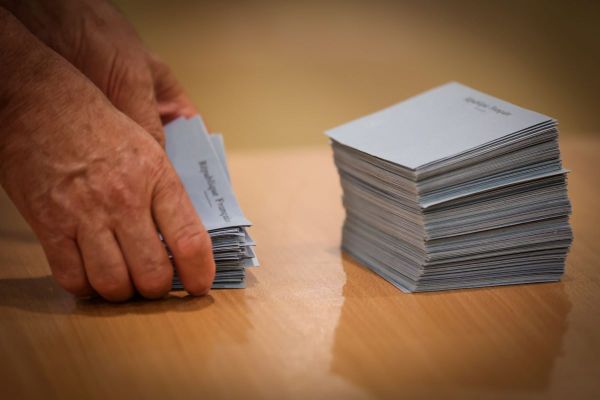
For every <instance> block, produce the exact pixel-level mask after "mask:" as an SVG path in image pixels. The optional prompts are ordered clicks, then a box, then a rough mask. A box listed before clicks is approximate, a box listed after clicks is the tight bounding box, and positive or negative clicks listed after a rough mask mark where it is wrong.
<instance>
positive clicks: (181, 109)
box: [0, 0, 197, 144]
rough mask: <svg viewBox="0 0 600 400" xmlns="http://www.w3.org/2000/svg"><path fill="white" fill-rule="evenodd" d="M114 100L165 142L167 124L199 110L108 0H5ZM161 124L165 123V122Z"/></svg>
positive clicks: (49, 43) (5, 3)
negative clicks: (163, 128)
mask: <svg viewBox="0 0 600 400" xmlns="http://www.w3.org/2000/svg"><path fill="white" fill-rule="evenodd" d="M0 3H4V5H5V6H6V7H7V8H8V9H10V10H11V12H13V14H15V15H16V16H17V18H19V20H21V21H22V22H23V24H24V25H25V26H27V27H28V28H29V30H30V31H31V32H33V33H34V34H35V35H36V36H37V37H38V38H39V39H40V40H42V41H43V42H44V43H46V45H48V46H49V47H50V48H52V49H54V50H55V51H56V52H58V53H59V54H60V55H61V56H63V57H64V58H65V59H66V60H67V61H69V62H70V63H72V64H73V65H74V66H75V67H77V68H78V69H79V70H80V71H81V72H82V73H83V74H84V75H86V76H87V77H88V78H89V79H90V80H91V81H92V82H93V83H94V84H95V85H96V86H98V88H100V90H102V92H103V93H104V94H105V95H106V97H108V99H109V100H110V101H111V102H112V104H113V105H114V106H115V107H116V108H117V109H119V110H120V111H122V112H123V113H124V114H126V115H127V116H129V117H130V118H131V119H133V120H134V121H135V122H137V123H138V124H139V125H140V126H141V127H143V128H144V129H146V131H148V132H149V133H150V134H152V136H154V137H155V138H156V139H157V140H158V141H159V143H161V144H164V133H163V130H162V123H166V122H169V121H171V120H173V119H175V118H177V117H180V116H185V117H191V116H193V115H195V114H197V111H196V109H195V107H194V105H193V104H192V102H191V101H190V100H189V98H188V97H187V95H186V94H185V92H184V91H183V88H182V87H181V85H180V84H179V82H178V81H177V79H176V78H175V76H174V75H173V73H172V72H171V70H170V69H169V67H168V66H167V65H166V64H164V63H163V62H162V61H160V60H159V59H158V57H157V56H155V55H154V54H152V53H150V52H149V51H148V50H147V49H146V48H145V47H144V46H143V44H142V42H141V40H140V39H139V37H138V35H137V34H136V32H135V30H134V29H133V27H132V26H131V25H130V24H129V23H128V22H127V20H126V19H125V18H124V17H123V16H122V15H121V14H120V13H119V12H118V11H117V10H116V9H115V8H114V7H113V6H112V5H111V4H110V3H108V2H107V1H105V0H55V1H52V2H49V1H45V0H16V1H11V0H0ZM161 122H162V123H161Z"/></svg>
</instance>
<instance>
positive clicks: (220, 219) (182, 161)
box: [165, 117, 251, 231]
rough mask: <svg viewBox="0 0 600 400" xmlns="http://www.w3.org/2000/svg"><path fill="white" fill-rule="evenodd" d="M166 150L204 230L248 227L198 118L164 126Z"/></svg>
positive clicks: (247, 222) (177, 121)
mask: <svg viewBox="0 0 600 400" xmlns="http://www.w3.org/2000/svg"><path fill="white" fill-rule="evenodd" d="M165 139H166V146H165V147H166V151H167V155H168V156H169V159H170V160H171V163H172V164H173V166H174V167H175V170H176V171H177V174H178V175H179V177H180V179H181V181H182V183H183V185H184V187H185V189H186V191H187V193H188V195H189V196H190V198H191V200H192V203H193V204H194V208H195V209H196V212H197V213H198V215H200V216H201V218H202V222H203V223H204V226H205V227H206V229H207V230H209V231H210V230H213V229H222V228H228V227H234V226H235V227H238V226H249V225H251V223H250V221H248V220H247V219H246V218H245V217H244V214H243V212H242V210H241V209H240V206H239V204H238V201H237V199H236V197H235V195H234V193H233V191H232V189H231V185H230V183H229V179H228V176H227V174H226V172H225V171H224V169H223V168H222V165H221V161H220V160H219V157H218V156H217V153H216V152H215V150H214V149H213V146H212V144H211V139H210V137H209V135H208V133H207V132H206V129H205V128H204V124H203V123H202V120H201V119H200V118H199V117H194V118H191V119H187V120H186V119H184V118H179V119H177V120H175V121H173V122H171V123H169V124H167V125H166V126H165Z"/></svg>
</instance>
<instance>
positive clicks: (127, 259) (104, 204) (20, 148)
mask: <svg viewBox="0 0 600 400" xmlns="http://www.w3.org/2000/svg"><path fill="white" fill-rule="evenodd" d="M0 11H2V9H1V7H0ZM0 14H1V13H0ZM0 17H2V15H0ZM0 19H2V18H0ZM9 19H10V18H9ZM0 22H1V23H0V28H2V29H0V31H2V32H1V33H3V35H0V48H2V50H3V54H5V55H6V57H3V59H2V60H0V73H2V75H3V76H10V77H11V79H9V80H7V81H6V82H5V84H3V85H2V87H0V104H2V105H3V107H1V108H0V126H2V131H1V132H0V183H1V184H2V186H3V187H4V189H5V190H6V192H7V193H8V195H9V196H10V198H11V199H12V200H13V202H14V203H15V205H16V206H17V208H18V209H19V211H20V212H21V214H22V215H23V216H24V217H25V219H26V220H27V222H28V223H29V224H30V226H31V227H32V229H33V230H34V232H35V233H36V235H37V236H38V238H39V240H40V243H41V244H42V247H43V249H44V251H45V253H46V256H47V258H48V262H49V264H50V268H51V270H52V273H53V275H54V277H55V279H56V280H57V281H58V283H59V284H60V285H61V286H62V287H64V288H65V289H66V290H68V291H70V292H72V293H74V294H76V295H79V296H87V295H90V294H92V293H94V292H97V293H99V294H100V295H101V296H103V297H105V298H106V299H108V300H111V301H122V300H126V299H128V298H129V297H131V296H132V295H133V293H134V292H135V291H136V290H137V292H139V293H140V294H141V295H142V296H145V297H148V298H156V297H161V296H163V295H164V294H165V293H166V292H167V291H168V290H169V289H170V287H171V279H172V275H173V267H172V266H171V264H170V261H169V259H168V257H167V253H166V251H165V248H164V246H163V244H162V243H161V241H160V240H159V237H158V234H157V230H160V232H161V233H162V235H163V237H164V238H165V240H166V243H167V244H168V245H169V248H170V249H171V251H172V252H173V255H174V259H175V262H176V268H177V270H178V273H179V275H180V277H181V280H182V282H183V284H184V287H185V289H186V290H187V291H188V292H190V293H191V294H194V295H201V294H204V293H206V292H207V291H208V290H209V288H210V286H211V283H212V280H213V278H214V274H215V265H214V261H213V257H212V250H211V242H210V237H209V235H208V233H207V232H206V230H205V229H204V227H203V225H202V223H201V221H200V219H199V218H198V216H197V214H196V212H195V210H194V208H193V206H192V204H191V201H190V199H189V198H188V196H187V194H186V192H185V190H184V189H183V186H182V184H181V183H180V181H179V179H178V177H177V175H176V173H175V171H174V169H173V167H172V166H171V164H170V162H169V160H168V159H167V157H166V155H165V152H164V151H163V149H162V148H161V147H160V145H159V144H158V143H157V142H156V141H155V140H154V139H153V138H152V137H151V136H150V135H148V134H147V133H146V131H145V130H144V129H143V128H141V127H140V126H139V125H137V124H136V123H135V122H133V121H132V120H131V119H130V118H128V117H127V116H126V115H124V114H123V113H121V112H119V111H118V110H117V109H116V108H114V107H113V106H112V105H111V103H110V102H109V101H108V100H107V99H106V97H105V96H104V95H103V94H102V93H101V92H100V91H99V90H98V89H97V88H96V87H95V86H94V85H93V84H91V83H90V82H89V80H88V79H86V78H85V77H84V76H83V75H82V74H80V73H79V71H77V70H76V69H75V68H73V67H72V66H71V65H70V64H68V63H67V62H65V61H64V60H63V59H62V58H60V57H59V56H57V55H56V54H55V53H54V52H52V51H51V50H49V49H47V48H45V46H41V43H39V42H37V40H36V39H35V38H34V37H33V36H31V35H28V33H24V34H21V35H20V36H19V35H17V36H18V37H16V38H15V37H14V36H15V35H14V34H13V33H14V30H15V29H16V28H14V26H11V24H12V25H15V23H16V21H12V22H11V21H9V23H8V27H7V24H6V23H5V22H4V21H0ZM23 30H24V29H23ZM17 39H18V40H17ZM16 42H18V43H16ZM36 42H37V43H36ZM15 43H16V44H15Z"/></svg>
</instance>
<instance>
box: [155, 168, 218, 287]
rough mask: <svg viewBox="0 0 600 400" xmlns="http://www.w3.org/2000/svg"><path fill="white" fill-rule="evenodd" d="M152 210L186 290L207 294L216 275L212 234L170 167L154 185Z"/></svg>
mask: <svg viewBox="0 0 600 400" xmlns="http://www.w3.org/2000/svg"><path fill="white" fill-rule="evenodd" d="M152 213H153V215H154V220H155V221H156V223H157V224H158V227H159V229H160V232H161V233H162V235H163V237H164V239H165V241H166V242H167V245H168V246H169V248H170V249H171V252H172V253H173V259H174V261H175V267H176V268H177V272H178V274H179V277H180V279H181V282H182V283H183V286H184V288H185V290H187V291H188V292H189V293H190V294H193V295H196V296H198V295H203V294H206V293H208V291H209V290H210V286H211V285H212V281H213V279H214V277H215V262H214V260H213V254H212V244H211V241H210V236H209V235H208V232H207V231H206V229H205V228H204V225H202V222H201V221H200V218H199V217H198V215H197V214H196V211H195V210H194V207H193V206H192V202H191V201H190V199H189V197H188V195H187V193H186V192H185V190H184V189H183V186H182V184H181V182H180V181H179V178H178V177H177V175H176V174H175V171H174V170H173V169H172V168H171V167H168V168H167V169H166V171H165V175H164V176H163V177H162V180H161V181H159V183H158V184H157V186H156V188H155V191H154V194H153V201H152Z"/></svg>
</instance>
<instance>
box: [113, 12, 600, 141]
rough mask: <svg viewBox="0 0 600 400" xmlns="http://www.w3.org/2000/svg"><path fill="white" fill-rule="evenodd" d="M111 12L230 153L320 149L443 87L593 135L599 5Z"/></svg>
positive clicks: (599, 125) (598, 88)
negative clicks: (353, 124)
mask: <svg viewBox="0 0 600 400" xmlns="http://www.w3.org/2000/svg"><path fill="white" fill-rule="evenodd" d="M116 3H117V4H118V6H119V7H120V8H121V10H122V11H123V12H124V13H125V14H126V15H127V16H128V17H129V19H130V20H131V21H132V22H133V24H134V25H135V26H136V27H137V29H138V31H139V32H140V35H141V36H142V38H143V39H144V41H145V42H146V43H147V45H148V46H149V47H150V48H152V49H153V50H155V51H156V52H157V53H159V54H160V55H161V56H162V57H163V58H164V59H165V60H166V61H167V62H168V63H170V64H171V66H172V67H173V69H174V70H175V72H176V74H177V75H178V76H179V78H180V80H181V81H182V82H183V84H184V85H185V86H186V87H187V89H188V91H189V93H190V95H191V97H192V98H193V100H194V101H195V102H196V104H197V105H198V107H199V108H200V110H201V112H202V113H203V115H204V117H205V119H206V120H207V122H208V124H209V127H210V128H211V129H212V130H214V131H222V132H223V133H224V134H225V135H226V140H227V145H228V147H229V148H248V147H267V146H293V145H307V144H316V143H325V142H326V139H325V138H324V137H323V135H322V131H323V130H324V129H327V128H330V127H333V126H335V125H337V124H340V123H342V122H345V121H348V120H350V119H352V118H355V117H358V116H361V115H364V114H366V113H369V112H371V111H375V110H377V109H380V108H382V107H385V106H388V105H391V104H393V103H395V102H397V101H400V100H402V99H404V98H406V97H408V96H411V95H413V94H416V93H418V92H420V91H423V90H425V89H428V88H430V87H433V86H435V85H438V84H441V83H444V82H446V81H450V80H456V81H460V82H463V83H465V84H468V85H471V86H473V87H475V88H478V89H480V90H483V91H486V92H489V93H491V94H494V95H496V96H498V97H501V98H503V99H506V100H509V101H511V102H514V103H516V104H519V105H522V106H525V107H528V108H532V109H535V110H536V111H540V112H543V113H546V114H549V115H551V116H553V117H555V118H558V119H559V120H560V122H561V127H562V132H563V134H565V135H572V134H585V133H594V132H595V133H596V134H600V118H599V117H598V114H599V112H598V111H599V110H598V108H599V106H600V101H598V96H599V94H600V77H599V74H600V29H599V27H600V22H599V19H600V12H599V11H600V8H599V7H598V6H596V4H597V3H600V2H564V3H561V2H549V1H546V2H501V1H498V2H486V1H458V2H456V1H438V2H434V1H411V2H381V1H364V2H359V1H314V2H312V1H309V2H307V1H296V2H286V1H270V2H248V1H245V2H223V1H213V2H201V1H184V0H170V1H158V0H156V1H149V0H118V1H116ZM575 3H578V4H577V5H575Z"/></svg>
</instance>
